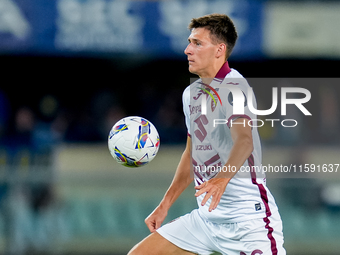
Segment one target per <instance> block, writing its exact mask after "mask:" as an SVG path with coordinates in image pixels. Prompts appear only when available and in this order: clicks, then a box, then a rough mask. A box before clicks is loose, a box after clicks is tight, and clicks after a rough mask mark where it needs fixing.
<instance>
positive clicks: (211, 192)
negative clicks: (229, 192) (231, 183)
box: [195, 181, 225, 212]
mask: <svg viewBox="0 0 340 255" xmlns="http://www.w3.org/2000/svg"><path fill="white" fill-rule="evenodd" d="M216 184H217V183H216ZM216 184H215V183H214V182H212V181H207V182H204V183H202V184H201V185H198V186H196V187H195V189H197V190H198V191H197V192H196V194H195V196H196V197H198V196H200V195H202V194H203V193H206V195H205V196H204V198H203V200H202V202H201V205H202V206H204V205H205V204H206V203H207V201H208V200H209V198H211V202H210V205H209V212H211V211H212V210H215V209H216V208H217V206H218V204H219V202H220V200H221V197H222V194H223V192H224V190H225V186H223V187H224V189H222V188H220V187H219V185H216Z"/></svg>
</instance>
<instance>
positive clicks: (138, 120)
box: [108, 116, 159, 167]
mask: <svg viewBox="0 0 340 255" xmlns="http://www.w3.org/2000/svg"><path fill="white" fill-rule="evenodd" d="M108 146H109V150H110V153H111V155H112V157H113V158H114V159H115V160H116V161H117V162H118V163H120V164H122V165H123V166H127V167H140V166H144V165H146V164H147V163H149V162H150V161H151V160H153V159H154V158H155V156H156V154H157V152H158V149H159V135H158V132H157V129H156V128H155V126H154V125H153V124H152V123H151V122H150V121H148V120H147V119H145V118H142V117H137V116H131V117H126V118H123V119H121V120H120V121H118V122H117V123H116V124H115V125H114V126H113V127H112V129H111V131H110V133H109V138H108Z"/></svg>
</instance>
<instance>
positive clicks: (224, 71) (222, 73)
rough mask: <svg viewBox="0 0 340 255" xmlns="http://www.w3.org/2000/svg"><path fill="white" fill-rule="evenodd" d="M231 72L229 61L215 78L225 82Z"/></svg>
mask: <svg viewBox="0 0 340 255" xmlns="http://www.w3.org/2000/svg"><path fill="white" fill-rule="evenodd" d="M230 72H231V69H230V67H229V64H228V61H226V62H225V63H224V64H223V66H222V67H221V68H220V70H219V71H218V72H217V74H216V76H215V78H216V79H219V80H223V79H224V78H225V77H226V76H227V74H228V73H230Z"/></svg>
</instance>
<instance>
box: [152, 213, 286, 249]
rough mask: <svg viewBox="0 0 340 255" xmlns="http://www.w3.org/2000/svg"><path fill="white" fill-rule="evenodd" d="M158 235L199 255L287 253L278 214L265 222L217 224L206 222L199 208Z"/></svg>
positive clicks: (264, 219)
mask: <svg viewBox="0 0 340 255" xmlns="http://www.w3.org/2000/svg"><path fill="white" fill-rule="evenodd" d="M157 232H158V233H159V234H160V235H162V236H163V237H164V238H166V239H167V240H168V241H170V242H171V243H173V244H175V245H176V246H178V247H180V248H182V249H184V250H187V251H190V252H193V253H196V254H202V255H205V254H211V253H213V252H220V253H222V254H227V255H260V254H263V255H285V254H286V251H285V249H284V248H283V233H282V221H281V218H280V215H279V213H278V212H276V213H274V214H273V215H271V216H270V217H266V218H263V219H253V220H248V221H243V222H239V223H225V224H217V223H212V222H210V221H207V220H205V219H203V218H202V217H201V216H200V214H199V211H198V210H197V209H195V210H193V211H192V212H191V213H188V214H186V215H184V216H182V217H179V218H178V219H176V220H174V221H171V222H170V223H168V224H165V225H164V226H162V227H161V228H159V229H158V230H157Z"/></svg>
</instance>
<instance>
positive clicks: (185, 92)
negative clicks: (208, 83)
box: [182, 79, 201, 98]
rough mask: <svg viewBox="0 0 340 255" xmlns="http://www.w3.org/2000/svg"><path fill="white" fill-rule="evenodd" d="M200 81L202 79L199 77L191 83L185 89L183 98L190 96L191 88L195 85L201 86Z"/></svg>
mask: <svg viewBox="0 0 340 255" xmlns="http://www.w3.org/2000/svg"><path fill="white" fill-rule="evenodd" d="M200 81H201V79H198V80H196V81H194V82H193V83H191V84H190V85H189V86H187V87H186V88H185V89H184V91H183V95H182V97H183V98H190V90H191V89H192V88H193V87H194V86H200Z"/></svg>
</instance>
